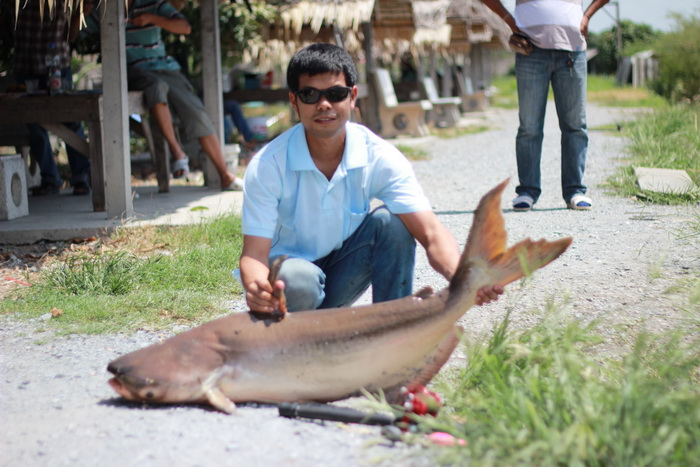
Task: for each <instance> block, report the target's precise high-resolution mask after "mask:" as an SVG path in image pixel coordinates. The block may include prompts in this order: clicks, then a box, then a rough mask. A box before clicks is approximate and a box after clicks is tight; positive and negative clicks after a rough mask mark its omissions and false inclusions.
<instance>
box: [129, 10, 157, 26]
mask: <svg viewBox="0 0 700 467" xmlns="http://www.w3.org/2000/svg"><path fill="white" fill-rule="evenodd" d="M152 17H153V15H152V14H150V13H143V14H141V15H136V16H132V17H131V18H127V19H126V20H127V22H129V23H131V24H133V25H134V26H139V27H140V26H147V25H149V24H153V19H152Z"/></svg>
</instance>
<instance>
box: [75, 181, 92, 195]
mask: <svg viewBox="0 0 700 467" xmlns="http://www.w3.org/2000/svg"><path fill="white" fill-rule="evenodd" d="M89 194H90V185H88V184H87V182H75V183H74V184H73V195H74V196H85V195H89Z"/></svg>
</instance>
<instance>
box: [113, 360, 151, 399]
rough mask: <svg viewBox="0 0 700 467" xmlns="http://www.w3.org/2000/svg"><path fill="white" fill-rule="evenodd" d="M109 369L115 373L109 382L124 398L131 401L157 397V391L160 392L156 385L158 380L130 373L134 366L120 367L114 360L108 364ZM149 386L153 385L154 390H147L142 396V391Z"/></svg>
mask: <svg viewBox="0 0 700 467" xmlns="http://www.w3.org/2000/svg"><path fill="white" fill-rule="evenodd" d="M107 371H109V372H110V373H112V374H113V375H114V377H113V378H110V379H109V381H107V383H108V384H109V386H110V387H111V388H112V389H114V391H115V392H116V393H117V394H119V395H120V396H122V397H123V398H125V399H128V400H131V401H135V400H154V399H155V393H156V392H158V391H157V388H156V386H155V384H156V381H155V380H153V379H151V378H145V377H141V376H136V375H133V374H130V373H131V372H132V371H133V367H131V366H125V367H121V368H118V367H117V366H116V365H115V364H114V362H112V363H110V364H109V365H108V366H107ZM149 386H150V387H152V390H149V391H147V392H146V394H145V397H144V396H141V395H140V393H141V392H142V391H143V390H144V389H146V388H148V387H149Z"/></svg>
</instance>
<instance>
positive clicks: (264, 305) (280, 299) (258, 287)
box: [245, 280, 287, 313]
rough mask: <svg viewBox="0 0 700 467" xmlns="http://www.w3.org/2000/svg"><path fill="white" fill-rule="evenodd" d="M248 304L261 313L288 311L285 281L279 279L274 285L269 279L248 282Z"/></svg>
mask: <svg viewBox="0 0 700 467" xmlns="http://www.w3.org/2000/svg"><path fill="white" fill-rule="evenodd" d="M245 289H246V294H245V298H246V304H247V305H248V308H250V309H251V311H257V312H259V313H274V312H276V311H281V312H282V313H286V312H287V304H286V303H285V300H284V282H283V281H281V280H277V281H275V283H274V286H273V285H272V284H270V282H269V281H267V280H265V281H254V282H251V283H250V284H246V287H245Z"/></svg>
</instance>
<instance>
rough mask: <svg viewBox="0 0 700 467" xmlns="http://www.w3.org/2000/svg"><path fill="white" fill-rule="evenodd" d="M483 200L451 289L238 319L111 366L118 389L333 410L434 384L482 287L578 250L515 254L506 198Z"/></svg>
mask: <svg viewBox="0 0 700 467" xmlns="http://www.w3.org/2000/svg"><path fill="white" fill-rule="evenodd" d="M506 185H507V180H506V181H505V182H503V183H501V184H500V185H499V186H497V187H496V188H494V189H493V190H491V191H490V192H489V193H488V194H486V196H484V197H483V199H482V200H481V202H480V203H479V206H478V208H477V210H476V212H475V215H474V222H473V224H472V228H471V232H470V234H469V238H468V240H467V245H466V247H465V249H464V252H463V253H462V257H461V259H460V264H459V268H458V270H457V272H456V274H455V275H454V277H453V278H452V281H451V282H450V284H449V286H448V287H447V288H446V289H444V290H442V291H440V292H439V293H436V294H433V293H432V291H430V290H429V289H427V290H423V291H421V292H419V293H418V294H416V295H412V296H409V297H406V298H402V299H399V300H392V301H389V302H384V303H378V304H374V305H367V306H358V307H348V308H335V309H326V310H310V311H300V312H296V313H287V314H286V315H285V316H284V318H283V319H281V320H279V321H274V320H261V319H258V318H257V317H256V315H255V314H252V313H234V314H231V315H228V316H225V317H223V318H220V319H217V320H215V321H211V322H209V323H206V324H203V325H202V326H199V327H196V328H194V329H191V330H190V331H187V332H184V333H182V334H179V335H177V336H175V337H173V338H171V339H168V340H166V341H164V342H162V343H159V344H155V345H152V346H150V347H146V348H144V349H141V350H137V351H135V352H132V353H130V354H127V355H124V356H123V357H120V358H118V359H116V360H114V361H113V362H111V363H110V364H109V366H108V367H107V369H108V370H109V371H110V372H111V373H113V374H114V377H113V378H112V379H111V380H110V381H109V384H110V386H112V388H113V389H114V390H115V391H116V392H117V393H118V394H120V395H121V396H122V397H124V398H126V399H128V400H135V401H148V402H160V403H186V402H197V403H199V402H205V403H206V402H208V403H210V404H211V405H213V406H214V407H216V408H218V409H220V410H222V411H224V412H228V413H232V412H233V411H234V409H235V402H246V401H257V402H268V403H279V402H294V401H334V400H338V399H343V398H346V397H349V396H352V395H355V394H357V393H358V391H359V390H360V389H365V390H367V391H370V392H374V391H379V390H383V391H384V393H385V394H386V395H387V398H388V399H389V400H392V399H393V398H395V397H398V394H399V391H400V388H401V387H402V386H411V385H414V384H423V385H425V384H427V383H428V382H429V381H430V380H431V379H432V378H433V376H435V374H436V373H437V372H438V371H439V370H440V368H441V367H442V366H443V365H444V364H445V362H446V361H447V359H448V358H449V356H450V355H451V354H452V351H453V350H454V348H455V347H456V346H457V344H458V342H459V339H460V335H461V328H460V327H459V326H455V323H456V322H457V320H458V319H459V318H460V317H461V316H462V315H463V314H464V313H465V312H466V311H467V310H468V309H469V308H470V307H471V306H472V305H474V301H475V297H476V292H477V290H479V289H480V288H481V287H484V286H492V285H496V284H498V285H501V286H505V285H506V284H508V283H510V282H513V281H515V280H517V279H519V278H521V277H523V276H524V275H525V274H526V272H530V271H534V270H535V269H537V268H540V267H542V266H544V265H546V264H548V263H549V262H551V261H552V260H554V259H555V258H557V257H558V256H559V255H561V254H562V253H563V252H564V250H566V248H567V247H568V246H569V245H570V244H571V241H572V239H571V238H562V239H560V240H557V241H554V242H548V241H545V240H539V241H536V242H533V241H532V240H530V239H526V240H523V241H521V242H520V243H518V244H516V245H514V246H512V247H510V248H508V249H506V232H505V230H504V221H503V216H502V215H501V209H500V200H501V193H502V192H503V189H504V188H505V187H506Z"/></svg>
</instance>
